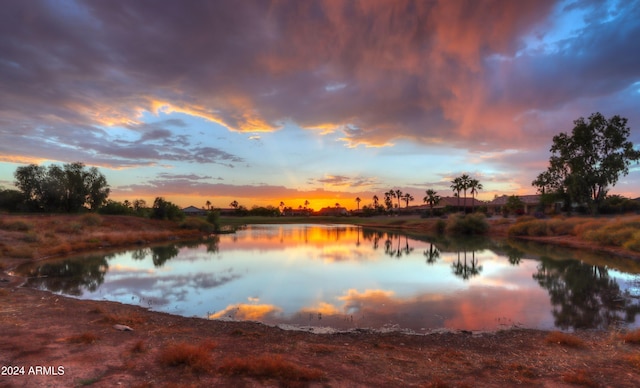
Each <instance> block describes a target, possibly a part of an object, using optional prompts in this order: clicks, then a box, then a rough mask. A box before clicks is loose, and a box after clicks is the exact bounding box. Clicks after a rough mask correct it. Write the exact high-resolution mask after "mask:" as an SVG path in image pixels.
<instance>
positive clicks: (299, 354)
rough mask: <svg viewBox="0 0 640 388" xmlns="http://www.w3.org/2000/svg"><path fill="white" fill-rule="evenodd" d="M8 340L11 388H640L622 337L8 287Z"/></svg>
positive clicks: (633, 355)
mask: <svg viewBox="0 0 640 388" xmlns="http://www.w3.org/2000/svg"><path fill="white" fill-rule="evenodd" d="M116 324H122V325H127V326H129V327H130V328H132V329H133V331H119V330H116V329H115V328H114V325H116ZM0 330H1V333H2V334H1V339H0V365H1V366H2V367H3V370H2V371H4V372H5V374H6V372H7V369H6V366H13V367H19V368H22V367H24V371H23V372H22V373H21V370H20V369H18V370H17V371H14V373H17V375H14V376H7V375H4V376H0V386H2V387H34V386H42V387H72V386H96V387H113V386H128V387H151V386H161V387H163V386H169V387H170V386H180V387H184V386H186V387H189V386H193V387H196V386H241V387H242V386H245V387H254V386H311V387H315V386H317V387H321V386H335V387H342V386H349V387H389V386H404V387H409V386H421V387H477V386H483V387H505V386H546V387H562V386H574V385H575V384H577V385H582V386H591V387H598V386H602V387H636V386H640V347H638V346H637V345H633V344H632V343H629V341H625V340H624V339H623V337H622V335H621V334H617V333H603V332H580V333H576V334H574V335H570V336H569V335H563V336H557V337H554V335H557V334H558V333H548V332H543V331H536V330H509V331H501V332H496V333H434V334H428V335H407V334H401V333H372V332H367V331H356V332H351V333H341V334H313V333H309V332H297V331H284V330H281V329H278V328H273V327H267V326H265V325H262V324H257V323H249V322H222V321H208V320H204V319H198V318H184V317H178V316H172V315H168V314H164V313H154V312H150V311H147V310H145V309H143V308H140V307H136V306H128V305H122V304H119V303H113V302H96V301H82V300H75V299H70V298H66V297H62V296H58V295H52V294H49V293H46V292H41V291H37V290H31V289H25V288H17V289H8V288H2V289H0ZM39 366H41V367H45V368H40V369H38V368H37V367H39ZM14 369H15V368H14ZM30 372H31V374H30ZM23 373H24V374H23ZM44 373H46V374H47V375H43V374H44Z"/></svg>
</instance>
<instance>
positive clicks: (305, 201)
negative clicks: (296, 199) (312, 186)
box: [304, 199, 311, 209]
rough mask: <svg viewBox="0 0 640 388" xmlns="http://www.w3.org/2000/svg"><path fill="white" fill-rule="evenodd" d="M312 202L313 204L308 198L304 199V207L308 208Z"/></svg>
mask: <svg viewBox="0 0 640 388" xmlns="http://www.w3.org/2000/svg"><path fill="white" fill-rule="evenodd" d="M310 204H311V202H309V201H308V200H306V199H305V200H304V208H305V209H306V208H308V207H309V205H310Z"/></svg>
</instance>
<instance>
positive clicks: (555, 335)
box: [544, 331, 584, 348]
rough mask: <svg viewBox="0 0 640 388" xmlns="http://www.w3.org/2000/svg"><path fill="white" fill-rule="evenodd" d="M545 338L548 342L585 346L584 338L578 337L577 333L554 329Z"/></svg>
mask: <svg viewBox="0 0 640 388" xmlns="http://www.w3.org/2000/svg"><path fill="white" fill-rule="evenodd" d="M544 340H545V342H546V343H548V344H558V345H565V346H570V347H574V348H579V347H582V346H584V341H582V339H580V338H578V337H576V336H575V335H571V334H568V333H563V332H561V331H552V332H551V333H549V334H548V335H547V337H546V338H545V339H544Z"/></svg>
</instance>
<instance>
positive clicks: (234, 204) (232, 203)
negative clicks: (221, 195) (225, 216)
mask: <svg viewBox="0 0 640 388" xmlns="http://www.w3.org/2000/svg"><path fill="white" fill-rule="evenodd" d="M229 206H231V207H232V208H234V209H236V210H237V209H238V206H240V204H239V203H238V201H233V202H231V203H230V204H229Z"/></svg>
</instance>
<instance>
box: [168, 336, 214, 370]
mask: <svg viewBox="0 0 640 388" xmlns="http://www.w3.org/2000/svg"><path fill="white" fill-rule="evenodd" d="M214 347H215V344H213V343H206V344H202V345H192V344H189V343H184V342H180V343H175V344H171V345H168V346H167V347H166V348H164V349H163V350H161V351H160V354H159V356H158V361H159V362H160V364H162V365H163V366H174V367H175V366H183V367H186V368H188V369H190V370H192V371H193V372H208V371H210V370H211V368H212V367H213V357H212V356H211V350H212V349H213V348H214Z"/></svg>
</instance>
